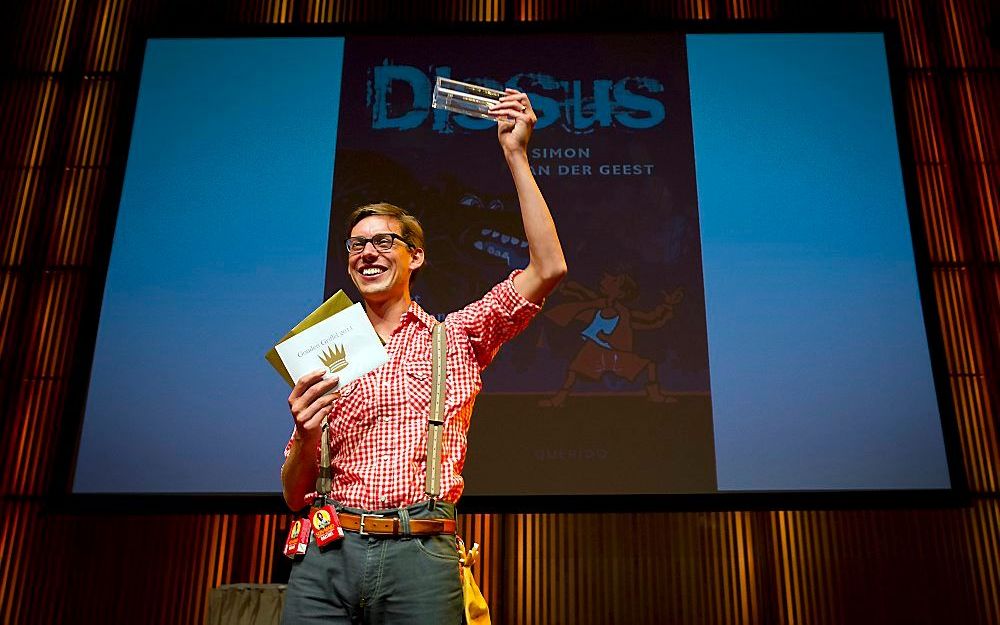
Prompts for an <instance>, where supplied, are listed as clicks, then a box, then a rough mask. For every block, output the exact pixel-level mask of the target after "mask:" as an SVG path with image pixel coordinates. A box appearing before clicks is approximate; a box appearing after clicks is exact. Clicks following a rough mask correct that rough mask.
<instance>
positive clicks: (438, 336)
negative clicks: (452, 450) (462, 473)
mask: <svg viewBox="0 0 1000 625" xmlns="http://www.w3.org/2000/svg"><path fill="white" fill-rule="evenodd" d="M432 336H433V343H434V345H433V348H432V351H431V368H432V374H431V402H430V403H431V405H430V414H428V416H427V476H426V479H425V480H424V491H425V492H426V493H427V496H428V497H429V498H430V499H431V502H432V503H433V501H434V500H435V499H437V498H438V497H439V496H440V495H441V453H442V450H441V430H443V429H444V399H445V397H444V396H445V390H446V389H447V386H446V381H447V377H448V369H447V361H446V356H447V353H448V335H447V334H446V332H445V327H444V324H443V323H437V324H435V325H434V330H433V333H432Z"/></svg>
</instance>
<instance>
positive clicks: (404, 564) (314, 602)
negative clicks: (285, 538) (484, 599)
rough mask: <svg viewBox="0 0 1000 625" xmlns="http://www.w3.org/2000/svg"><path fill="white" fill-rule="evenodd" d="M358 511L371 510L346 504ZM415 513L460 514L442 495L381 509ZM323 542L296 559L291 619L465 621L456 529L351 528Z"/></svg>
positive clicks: (430, 624)
mask: <svg viewBox="0 0 1000 625" xmlns="http://www.w3.org/2000/svg"><path fill="white" fill-rule="evenodd" d="M337 509H338V510H341V509H342V510H343V511H344V512H349V513H351V514H361V513H362V512H366V513H368V512H369V511H362V510H356V509H353V508H340V507H339V506H338V507H337ZM374 513H375V514H382V515H385V516H398V517H399V519H400V525H401V526H402V527H403V528H404V533H405V530H406V527H407V521H408V520H409V519H410V518H415V519H430V518H438V519H444V518H449V519H453V518H455V506H454V505H453V504H449V503H441V502H437V503H436V504H435V507H434V509H433V510H430V509H429V504H428V503H420V504H414V505H412V506H410V507H409V508H405V509H400V510H376V511H374ZM344 534H345V536H344V538H343V540H339V541H337V542H335V543H333V544H331V545H328V546H327V548H326V549H324V550H322V551H321V550H320V549H319V547H318V546H317V545H316V542H315V540H313V541H310V544H309V549H308V550H307V551H306V554H305V556H303V558H302V560H300V561H298V562H296V563H294V564H293V565H292V574H291V577H290V578H289V580H288V589H287V591H286V592H285V609H284V612H283V613H282V623H284V625H298V624H300V623H303V624H305V623H309V624H312V623H324V624H326V623H351V624H362V623H363V624H365V625H382V624H390V623H391V624H397V623H403V624H413V625H418V624H421V625H422V624H426V625H449V624H454V625H459V624H460V623H462V619H463V615H464V608H463V603H462V584H461V579H460V577H459V562H458V549H457V547H456V544H455V536H454V535H448V534H442V535H439V536H402V537H385V536H371V535H368V536H362V535H360V534H358V533H357V532H350V531H345V532H344Z"/></svg>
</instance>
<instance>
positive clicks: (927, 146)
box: [0, 0, 1000, 624]
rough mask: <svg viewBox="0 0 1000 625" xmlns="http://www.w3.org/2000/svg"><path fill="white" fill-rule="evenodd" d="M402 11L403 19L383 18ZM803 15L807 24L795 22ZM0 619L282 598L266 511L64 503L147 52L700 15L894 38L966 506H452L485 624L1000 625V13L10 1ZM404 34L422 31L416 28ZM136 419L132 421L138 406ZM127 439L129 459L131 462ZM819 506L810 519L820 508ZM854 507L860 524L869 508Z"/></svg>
mask: <svg viewBox="0 0 1000 625" xmlns="http://www.w3.org/2000/svg"><path fill="white" fill-rule="evenodd" d="M397 5H399V6H397ZM806 5H807V6H808V7H809V8H808V13H806V11H807V9H805V8H803V7H804V6H806ZM0 15H2V19H0V22H2V24H3V25H2V26H0V63H2V66H0V73H2V76H3V81H2V85H0V111H2V115H3V122H2V126H0V154H2V160H0V406H2V408H0V432H2V434H0V446H2V449H3V456H2V459H0V620H2V621H3V622H5V623H8V622H9V623H73V622H84V623H89V622H107V623H119V622H135V623H198V622H201V621H202V620H203V618H204V611H205V606H206V597H207V594H208V592H209V590H210V589H211V588H213V587H215V586H218V585H220V584H226V583H233V582H243V581H247V582H269V581H277V580H280V579H281V577H282V576H283V575H286V574H287V573H286V569H285V567H283V566H282V564H281V562H279V560H278V557H279V556H277V544H278V540H279V538H278V537H279V535H281V534H282V533H283V532H284V530H285V529H286V527H287V517H286V516H285V515H280V514H277V515H276V514H258V513H249V512H247V513H243V512H236V511H235V510H232V509H228V510H224V511H223V509H222V508H217V509H218V510H220V512H219V513H215V514H213V513H184V514H167V513H166V512H165V511H166V510H167V509H169V502H168V501H164V500H162V499H161V500H160V501H159V502H158V503H156V504H155V507H153V508H151V507H149V506H148V505H147V504H148V503H149V502H140V501H137V502H136V504H135V506H134V508H132V509H131V510H129V511H128V512H126V513H110V512H107V511H100V510H99V511H98V512H85V511H81V510H79V509H77V508H75V507H74V506H75V505H76V504H71V505H70V506H69V507H59V506H58V505H56V504H53V496H56V495H60V494H62V493H65V492H68V490H69V483H68V479H67V473H66V471H65V467H66V466H67V463H68V462H69V461H70V460H71V457H70V456H71V455H72V450H73V449H75V441H76V437H77V435H78V433H79V428H80V420H81V418H82V410H81V409H80V408H81V406H82V395H81V393H82V392H83V389H84V387H85V380H83V379H82V378H83V377H84V376H83V374H82V373H81V372H80V369H79V366H80V363H82V362H86V360H87V359H88V357H89V355H90V353H91V352H92V349H93V341H94V327H95V326H94V324H95V321H96V313H97V311H96V304H97V302H96V301H95V300H94V298H93V297H91V296H90V294H91V293H93V291H94V288H95V286H96V285H95V281H100V280H102V278H103V272H104V268H105V266H106V263H107V257H108V253H109V250H110V245H111V230H112V227H113V223H114V216H115V212H116V209H117V202H118V197H119V192H120V185H121V177H122V173H123V171H124V159H125V154H126V149H127V144H128V132H129V128H128V124H127V123H125V122H124V121H123V120H127V119H129V115H130V113H131V111H132V109H133V107H134V100H135V94H136V90H137V87H138V83H137V76H138V68H139V66H140V64H141V57H142V42H143V40H144V37H145V36H146V35H148V34H150V33H154V32H158V31H159V32H162V31H163V30H167V31H169V30H170V29H175V30H181V29H188V30H190V29H191V28H192V27H199V26H200V27H203V28H204V29H205V31H206V34H213V35H217V34H219V33H220V32H225V31H227V30H231V31H232V32H234V34H235V33H246V34H252V33H255V32H263V33H267V34H283V33H286V34H289V35H294V34H301V33H302V32H303V31H302V29H301V27H303V26H308V25H323V24H327V25H345V26H362V27H363V26H371V25H378V24H381V23H384V22H386V21H388V20H392V21H396V22H407V21H411V20H418V21H421V22H424V23H430V24H432V25H434V26H435V27H436V28H438V29H440V28H442V27H443V26H445V25H447V24H450V23H460V24H469V23H478V22H488V23H506V24H515V25H516V24H520V23H522V22H523V23H534V22H552V23H556V24H576V23H579V22H581V21H583V20H593V23H595V24H598V25H601V26H606V25H607V24H609V23H611V22H613V21H615V20H618V21H629V22H631V23H633V24H636V23H638V24H648V23H649V22H651V21H652V20H664V21H665V20H672V19H673V20H693V21H695V22H696V23H704V24H705V25H706V26H711V25H727V26H734V25H735V26H739V25H741V24H746V25H747V27H750V26H752V27H756V28H764V29H768V28H778V29H782V30H787V29H788V28H789V25H790V24H797V25H799V26H800V27H801V29H802V30H809V27H808V26H807V25H808V24H812V25H813V27H824V26H828V27H833V26H836V25H842V24H847V25H850V24H852V23H855V24H856V23H859V21H862V22H867V23H870V22H871V20H886V21H887V23H888V24H889V25H890V27H891V28H894V29H898V31H899V39H900V45H901V54H902V63H903V68H902V70H903V71H902V73H901V79H902V84H901V85H900V87H901V90H900V92H899V93H898V94H897V95H898V96H900V97H901V98H902V99H901V101H900V103H901V104H902V105H903V106H904V107H905V113H906V119H907V121H908V131H909V134H910V139H911V140H912V141H911V143H909V144H904V146H903V147H904V151H903V159H904V163H906V164H907V166H908V167H909V168H910V172H909V173H910V174H911V176H912V182H913V184H912V187H911V191H912V192H913V193H912V196H911V200H912V201H913V202H914V203H915V205H914V207H913V208H914V209H915V210H916V211H917V213H918V215H919V217H920V219H921V220H922V225H923V230H924V234H923V235H922V237H923V238H922V239H921V240H920V241H919V244H918V256H922V257H924V258H926V259H927V260H928V261H929V264H930V274H931V279H932V282H933V293H934V303H935V305H936V307H937V311H938V315H939V317H940V320H941V327H940V332H941V334H942V335H943V337H944V349H945V353H944V358H945V362H946V367H947V370H948V374H949V381H950V384H951V391H952V395H953V397H954V406H953V411H954V414H955V415H956V419H957V422H956V424H955V430H957V433H958V438H959V445H960V449H961V461H962V468H963V469H964V472H965V476H966V480H967V482H968V488H969V493H970V494H969V498H968V500H967V501H965V502H962V503H961V505H958V506H955V507H947V508H935V507H930V504H929V502H924V501H920V500H917V499H914V500H913V501H912V502H911V503H912V505H913V507H906V506H900V505H899V502H898V501H896V502H894V506H893V507H892V508H889V509H884V508H878V507H877V506H879V505H880V503H881V502H879V501H877V500H874V499H859V501H861V502H865V503H863V504H859V505H856V506H853V507H851V508H847V507H845V508H841V509H837V510H820V509H808V510H787V509H781V508H782V506H780V505H779V506H778V507H776V508H775V509H760V508H758V509H754V510H722V511H703V512H655V513H632V512H630V513H610V512H603V511H602V509H601V506H602V502H601V501H600V500H595V501H594V505H593V508H592V510H593V511H592V512H587V513H582V514H489V515H483V514H465V515H463V516H462V519H461V525H462V527H461V531H462V533H463V535H464V536H465V537H466V540H467V542H473V541H477V542H480V543H482V544H483V545H484V550H485V557H484V559H483V561H482V562H481V563H480V564H479V565H477V568H476V574H477V577H478V579H479V581H480V585H481V586H482V587H483V590H484V592H485V594H486V596H487V599H488V600H489V602H490V604H491V608H492V611H493V615H494V622H497V623H531V624H535V623H569V624H576V623H595V624H597V623H602V624H603V623H618V622H620V623H682V622H683V623H713V624H714V623H844V622H846V623H943V622H949V623H996V622H1000V590H998V589H1000V497H998V495H1000V469H998V465H1000V442H998V435H997V429H998V423H997V420H998V416H997V415H998V409H1000V397H998V393H1000V391H998V389H1000V369H998V366H997V364H998V361H1000V192H998V188H1000V118H998V114H997V102H998V101H1000V72H998V68H1000V41H998V39H1000V25H998V24H1000V9H998V8H997V7H996V5H995V4H991V3H989V2H985V1H982V0H978V1H977V0H881V1H874V2H861V1H852V2H824V3H804V2H799V1H795V0H673V1H668V2H659V3H653V2H625V3H615V5H614V10H610V9H608V10H605V9H603V8H601V5H599V4H598V3H596V2H568V1H558V0H538V1H535V2H532V1H524V2H513V1H493V2H490V1H488V0H481V1H476V0H467V1H459V0H455V1H452V2H434V3H432V4H428V5H424V4H423V3H414V4H412V5H409V4H405V5H404V4H403V3H392V2H360V1H340V2H337V1H334V0H328V1H324V0H314V1H311V2H309V1H295V0H275V1H265V0H259V1H257V2H245V3H238V2H218V3H199V2H193V1H191V0H182V1H174V2H171V1H167V0H159V1H157V0H37V1H32V2H28V1H24V2H17V3H13V4H8V5H5V6H4V8H2V9H0ZM414 30H416V31H419V28H416V27H415V28H414ZM137 410H141V407H137ZM138 443H139V442H137V444H138ZM824 505H826V504H824ZM862 506H867V507H862Z"/></svg>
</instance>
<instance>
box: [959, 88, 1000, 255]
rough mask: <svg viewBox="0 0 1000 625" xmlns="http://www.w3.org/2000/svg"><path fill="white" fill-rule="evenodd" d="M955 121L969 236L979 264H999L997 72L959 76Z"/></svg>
mask: <svg viewBox="0 0 1000 625" xmlns="http://www.w3.org/2000/svg"><path fill="white" fill-rule="evenodd" d="M950 96H951V98H952V100H953V101H954V108H955V110H956V113H957V116H958V118H959V135H960V136H959V141H958V144H959V147H960V151H959V154H960V157H961V159H962V161H963V162H962V169H963V171H964V172H966V173H967V174H968V178H967V187H968V188H969V190H970V193H969V194H968V195H969V201H970V202H971V203H972V206H969V207H968V209H969V212H970V213H972V214H971V218H972V221H973V222H974V227H973V232H974V234H975V236H976V238H977V239H978V242H979V246H980V249H982V252H983V254H982V255H983V260H986V261H988V262H993V263H996V262H1000V119H998V115H997V114H996V111H997V110H998V108H1000V105H998V102H1000V72H995V73H993V74H991V75H978V74H968V73H966V74H962V75H960V76H958V77H957V78H956V79H955V80H954V81H953V83H952V91H951V93H950Z"/></svg>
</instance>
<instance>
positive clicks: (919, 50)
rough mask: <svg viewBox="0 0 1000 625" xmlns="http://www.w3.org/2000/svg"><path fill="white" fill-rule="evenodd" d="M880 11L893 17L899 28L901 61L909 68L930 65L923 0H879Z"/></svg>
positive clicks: (931, 60) (931, 62) (931, 61)
mask: <svg viewBox="0 0 1000 625" xmlns="http://www.w3.org/2000/svg"><path fill="white" fill-rule="evenodd" d="M881 5H882V6H881V13H882V15H883V16H884V17H886V18H894V20H895V23H896V25H897V27H898V28H899V35H900V43H901V44H902V46H901V47H902V54H903V63H904V64H905V65H906V67H909V68H926V67H930V66H932V65H933V64H934V63H933V59H932V57H931V52H930V44H929V42H928V40H927V28H928V24H927V19H926V17H925V15H924V3H923V0H881Z"/></svg>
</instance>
